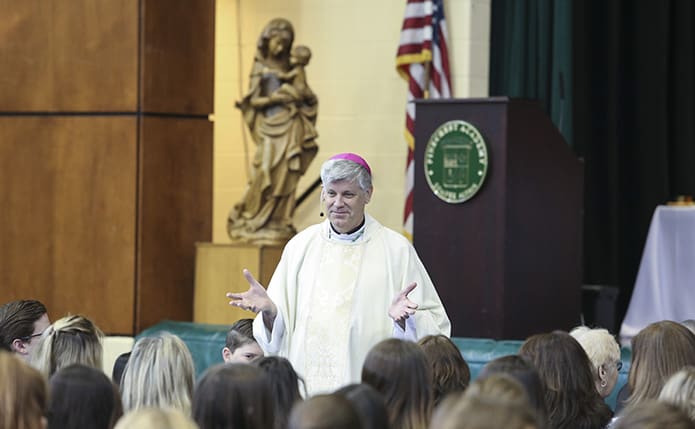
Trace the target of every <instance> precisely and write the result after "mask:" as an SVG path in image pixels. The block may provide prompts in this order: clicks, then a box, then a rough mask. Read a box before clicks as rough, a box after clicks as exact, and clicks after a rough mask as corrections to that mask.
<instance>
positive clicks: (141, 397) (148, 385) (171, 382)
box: [121, 332, 195, 415]
mask: <svg viewBox="0 0 695 429" xmlns="http://www.w3.org/2000/svg"><path fill="white" fill-rule="evenodd" d="M194 384H195V369H194V366H193V357H191V352H190V351H189V350H188V347H186V344H184V342H183V341H181V339H180V338H179V337H177V336H176V335H173V334H170V333H168V332H162V333H160V334H159V335H157V336H155V337H144V338H140V339H139V340H138V341H137V342H136V343H135V346H134V347H133V352H132V354H131V355H130V359H129V360H128V364H127V365H126V367H125V371H124V372H123V377H122V379H121V389H122V398H123V409H124V411H126V412H127V411H131V410H136V409H139V408H145V407H158V408H167V407H170V408H176V409H178V410H181V411H182V412H184V413H185V414H186V415H191V396H192V394H193V385H194Z"/></svg>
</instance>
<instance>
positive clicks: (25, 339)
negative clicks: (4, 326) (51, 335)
mask: <svg viewBox="0 0 695 429" xmlns="http://www.w3.org/2000/svg"><path fill="white" fill-rule="evenodd" d="M41 335H43V332H39V333H38V334H31V335H29V336H27V337H22V338H20V340H22V342H25V343H28V342H29V341H31V339H32V338H34V337H40V336H41Z"/></svg>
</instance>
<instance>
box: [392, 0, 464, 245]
mask: <svg viewBox="0 0 695 429" xmlns="http://www.w3.org/2000/svg"><path fill="white" fill-rule="evenodd" d="M446 40H447V30H446V21H445V20H444V5H443V0H408V3H407V5H406V7H405V17H404V19H403V28H402V29H401V39H400V44H399V46H398V54H397V56H396V69H397V70H398V73H399V74H400V75H401V77H402V78H403V79H404V80H405V81H406V82H408V96H407V102H406V108H405V110H406V120H405V139H406V142H407V143H408V160H407V164H406V179H405V209H404V213H403V229H404V231H403V233H404V235H405V236H406V237H408V239H409V240H411V241H412V239H413V222H414V213H413V190H414V185H415V182H414V170H415V167H414V163H413V158H414V150H415V141H414V138H413V135H414V132H415V103H414V102H413V101H414V100H416V99H418V98H428V97H429V98H448V97H451V96H452V95H451V74H450V72H449V53H448V50H447V43H446ZM425 89H427V91H425Z"/></svg>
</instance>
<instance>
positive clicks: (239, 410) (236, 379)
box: [193, 363, 275, 429]
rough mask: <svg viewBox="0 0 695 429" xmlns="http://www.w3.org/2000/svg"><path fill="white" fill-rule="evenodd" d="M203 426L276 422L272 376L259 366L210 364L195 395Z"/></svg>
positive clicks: (259, 426) (196, 415)
mask: <svg viewBox="0 0 695 429" xmlns="http://www.w3.org/2000/svg"><path fill="white" fill-rule="evenodd" d="M193 420H195V421H196V423H198V425H199V426H200V429H224V428H244V429H268V428H272V427H273V425H274V422H275V413H274V405H273V395H272V391H271V388H270V380H268V377H267V376H266V375H265V373H264V372H263V370H261V369H260V368H258V367H255V366H252V365H249V364H243V363H231V364H220V365H216V366H213V367H211V368H209V369H208V370H207V371H205V373H204V374H203V376H202V377H201V378H200V380H199V381H198V385H197V386H196V389H195V394H194V396H193Z"/></svg>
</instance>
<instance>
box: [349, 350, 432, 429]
mask: <svg viewBox="0 0 695 429" xmlns="http://www.w3.org/2000/svg"><path fill="white" fill-rule="evenodd" d="M362 382H363V383H366V384H368V385H370V386H372V387H373V388H375V389H376V390H377V391H378V392H379V393H381V394H382V395H384V400H385V401H386V409H387V411H388V414H389V422H390V423H391V427H392V428H394V429H396V428H398V429H424V428H426V427H427V424H428V423H429V420H430V416H431V413H432V406H433V403H434V401H433V398H432V376H431V371H430V366H429V364H428V363H427V358H426V357H425V352H423V351H422V348H421V347H420V346H418V345H417V344H416V343H413V342H410V341H404V340H399V339H396V338H389V339H387V340H383V341H381V342H379V343H377V344H376V345H375V346H374V347H372V348H371V350H370V351H369V353H367V358H366V359H365V360H364V364H363V366H362Z"/></svg>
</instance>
